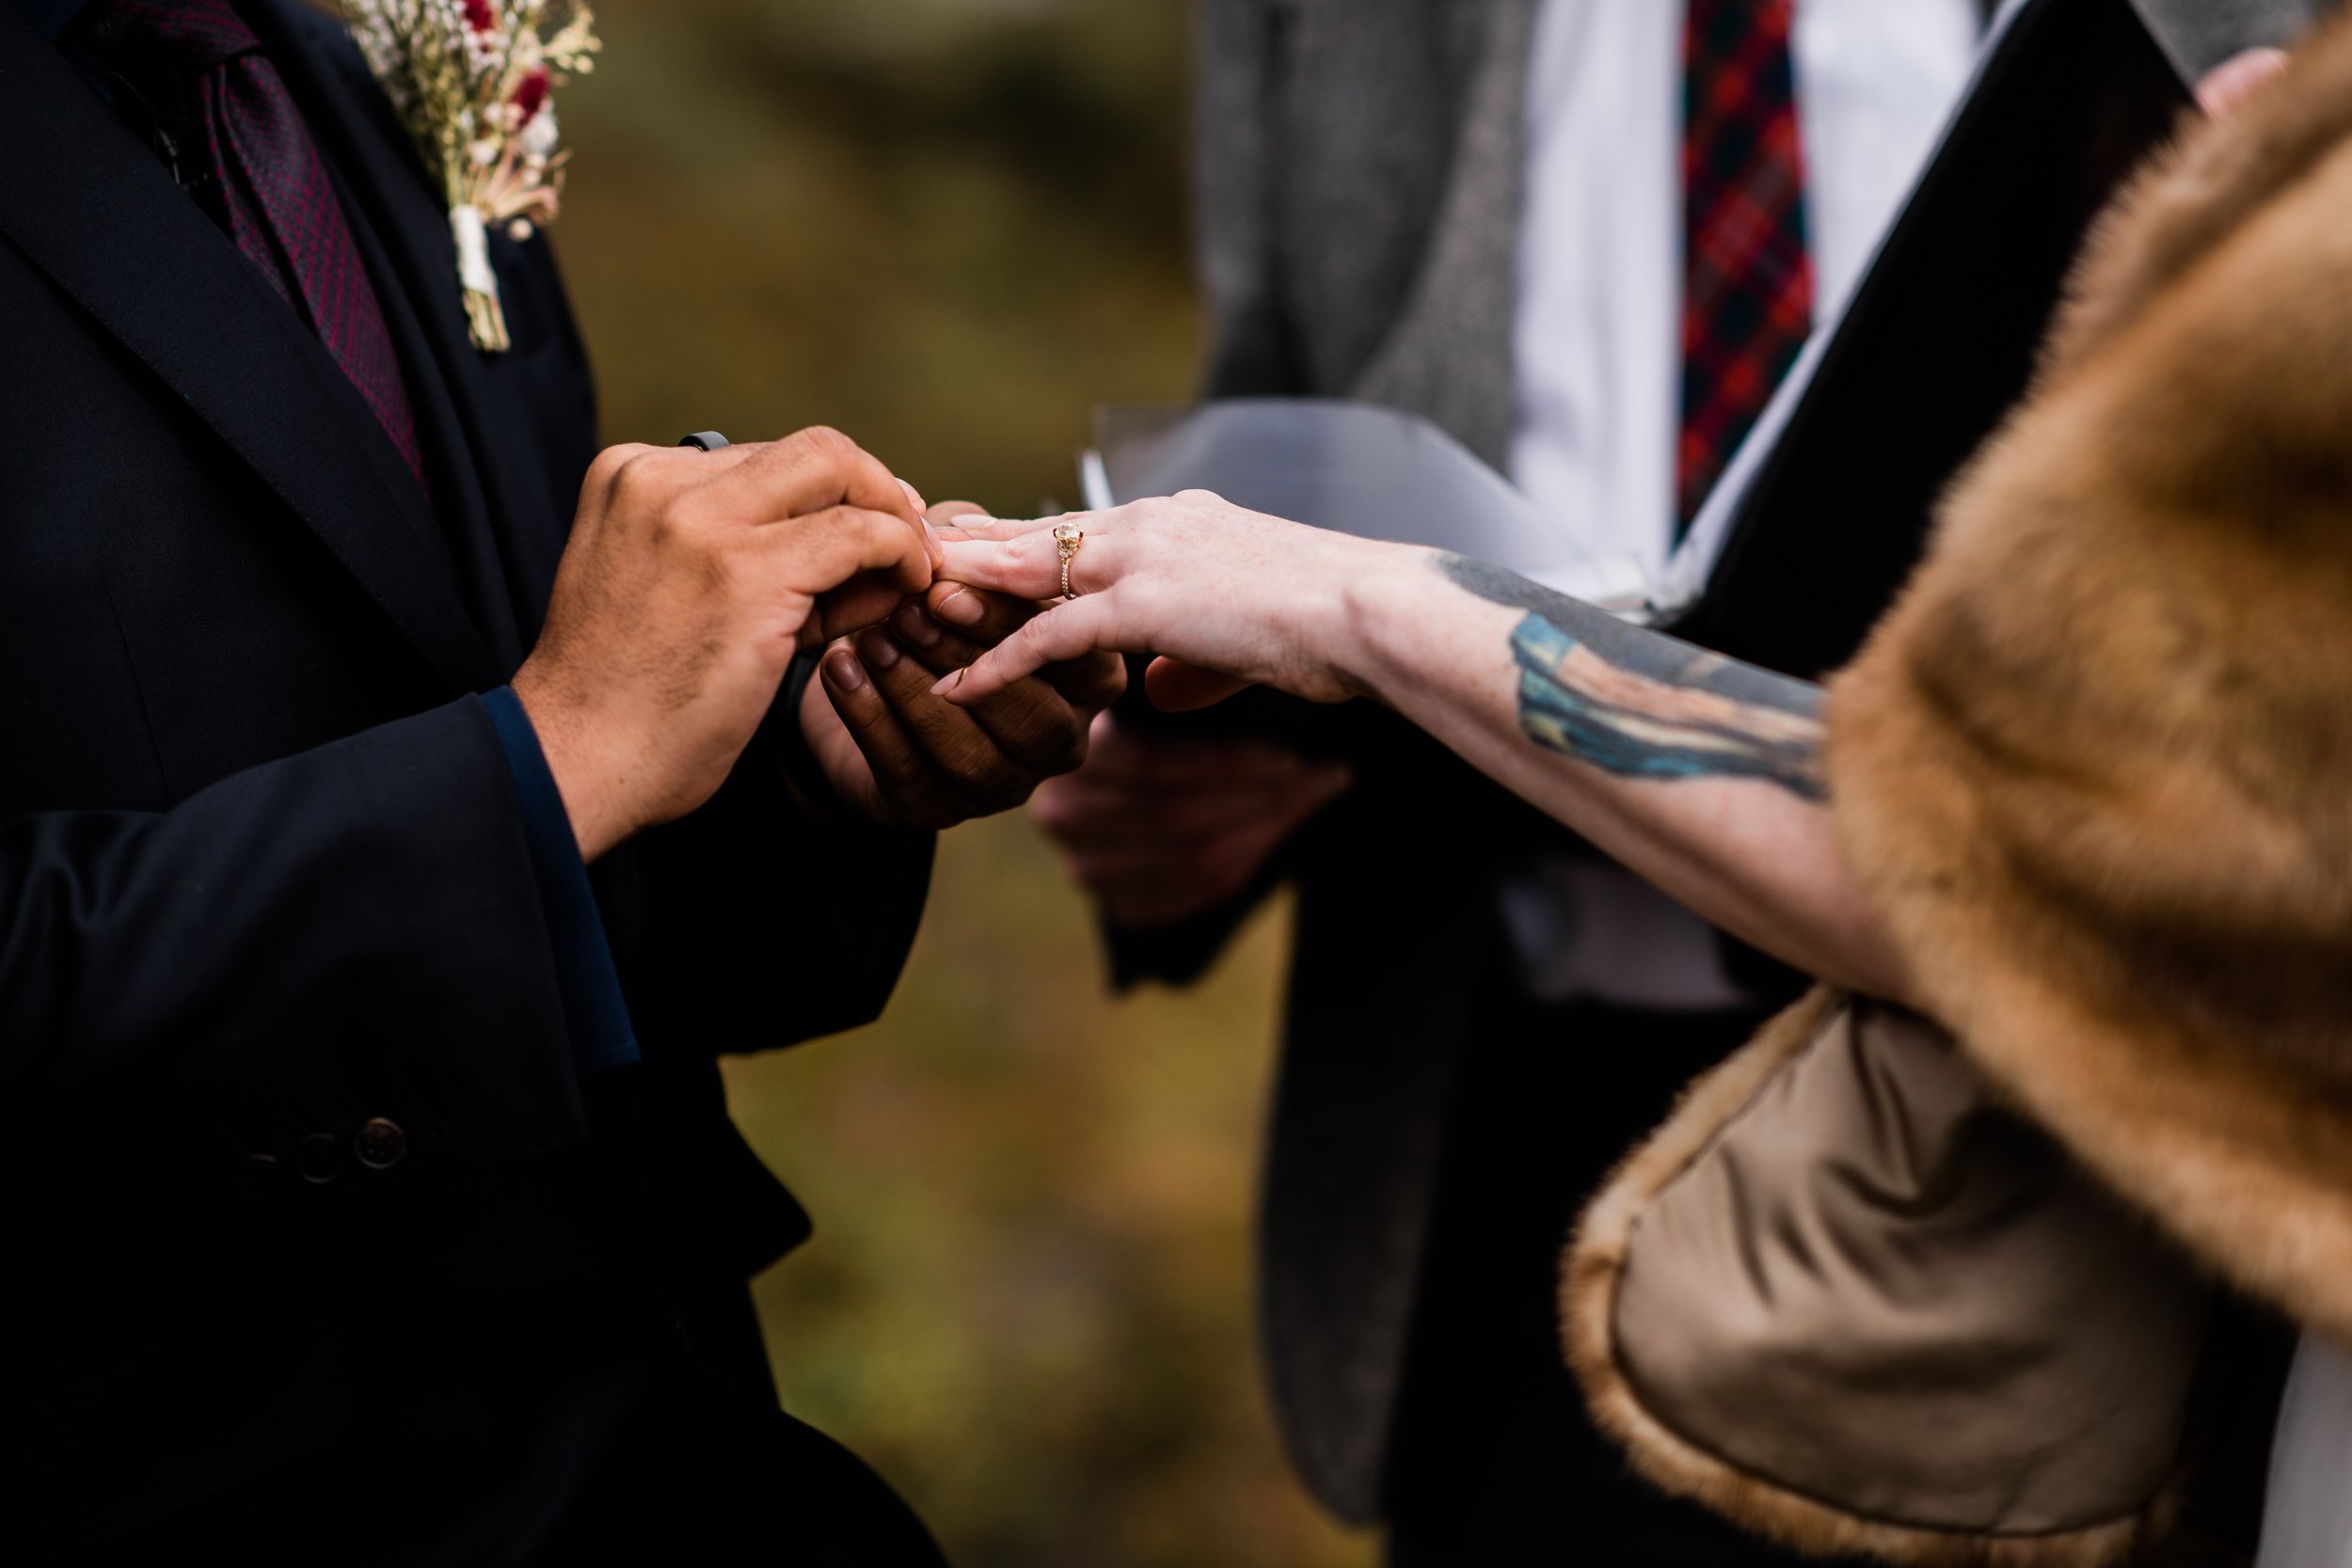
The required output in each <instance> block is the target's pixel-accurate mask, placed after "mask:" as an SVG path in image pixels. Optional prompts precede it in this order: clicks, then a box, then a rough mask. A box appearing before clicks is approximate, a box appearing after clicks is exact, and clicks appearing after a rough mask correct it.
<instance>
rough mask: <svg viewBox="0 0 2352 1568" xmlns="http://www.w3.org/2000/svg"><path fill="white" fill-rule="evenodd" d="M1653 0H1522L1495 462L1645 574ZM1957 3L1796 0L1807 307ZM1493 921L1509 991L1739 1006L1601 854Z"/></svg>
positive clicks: (1921, 107)
mask: <svg viewBox="0 0 2352 1568" xmlns="http://www.w3.org/2000/svg"><path fill="white" fill-rule="evenodd" d="M1683 17H1684V8H1683V7H1682V6H1681V5H1679V4H1677V3H1675V0H1543V8H1542V10H1541V12H1540V14H1539V17H1538V20H1537V23H1536V29H1535V41H1534V52H1533V53H1534V57H1533V59H1532V60H1531V62H1530V65H1529V70H1530V72H1531V75H1530V79H1529V89H1530V90H1529V94H1528V110H1527V157H1528V164H1527V207H1526V212H1525V214H1524V218H1523V221H1522V223H1521V226H1520V238H1519V257H1518V261H1519V279H1520V283H1519V300H1518V323H1517V330H1516V333H1515V338H1514V344H1513V349H1514V356H1515V359H1516V371H1517V376H1518V421H1517V429H1516V431H1515V434H1514V436H1513V440H1512V448H1511V476H1512V478H1513V479H1514V480H1515V481H1517V482H1518V485H1519V487H1520V488H1521V489H1523V490H1525V491H1526V492H1527V493H1528V494H1529V495H1530V496H1531V497H1533V498H1534V499H1535V501H1536V502H1537V503H1538V504H1539V505H1541V506H1543V507H1544V508H1545V509H1546V510H1547V511H1549V513H1550V514H1551V515H1553V516H1555V517H1557V518H1558V519H1559V522H1560V526H1561V527H1562V528H1563V529H1565V530H1567V531H1570V533H1571V534H1572V535H1573V536H1574V537H1575V538H1576V540H1577V541H1578V543H1579V544H1581V546H1583V547H1584V548H1585V549H1586V550H1587V551H1588V552H1589V553H1591V554H1593V555H1596V556H1599V557H1602V558H1604V559H1608V560H1611V561H1615V562H1629V563H1630V564H1631V565H1632V566H1633V567H1635V568H1636V569H1638V570H1639V572H1640V573H1641V574H1642V575H1644V576H1645V577H1649V578H1655V577H1656V576H1657V575H1658V574H1659V573H1660V572H1661V570H1662V569H1663V567H1664V565H1665V562H1666V559H1667V557H1668V555H1669V554H1671V553H1672V551H1673V548H1674V543H1675V540H1674V534H1675V510H1676V496H1675V448H1676V445H1677V441H1678V438H1679V436H1680V430H1681V422H1682V407H1681V402H1682V274H1683V222H1682V84H1683V61H1682V34H1683ZM1978 40H1979V12H1978V8H1977V4H1976V0H1797V10H1796V21H1795V30H1794V34H1793V37H1792V39H1791V47H1792V50H1793V53H1794V56H1795V69H1796V83H1797V102H1798V114H1799V117H1800V125H1801V132H1802V135H1803V139H1804V160H1805V222H1806V229H1807V233H1808V238H1809V240H1810V244H1811V247H1812V252H1813V264H1814V285H1815V288H1814V292H1815V298H1816V302H1817V304H1816V309H1815V314H1816V317H1817V318H1822V319H1825V318H1827V317H1828V316H1829V315H1830V314H1831V313H1832V311H1834V310H1835V309H1836V305H1837V303H1838V302H1839V301H1840V300H1841V299H1842V298H1843V297H1844V295H1845V293H1846V291H1847V290H1849V289H1851V287H1852V286H1853V283H1854V281H1855V279H1856V278H1857V277H1858V276H1859V275H1860V273H1861V271H1862V270H1863V268H1864V267H1865V266H1866V265H1867V262H1868V261H1869V258H1870V256H1871V253H1872V252H1873V251H1874V250H1875V249H1876V248H1877V245H1878V240H1879V236H1880V234H1881V232H1882V231H1883V229H1884V228H1885V226H1886V225H1887V223H1888V222H1889V221H1891V219H1892V218H1893V216H1894V213H1895V210H1896V208H1897V206H1898V204H1899V202H1900V201H1901V199H1902V197H1903V194H1904V193H1905V192H1906V191H1907V190H1909V188H1910V186H1911V182H1912V181H1913V179H1914V178H1915V176H1916V174H1917V172H1918V169H1919V166H1920V165H1921V164H1922V163H1923V162H1924V160H1925V158H1926V156H1927V153H1928V152H1929V150H1931V148H1932V146H1933V145H1934V142H1935V138H1936V135H1937V133H1938V132H1939V131H1940V130H1941V129H1942V127H1943V123H1944V120H1945V118H1946V117H1947V115H1948V114H1949V112H1950V110H1951V106H1952V104H1953V103H1954V101H1955V100H1956V99H1957V98H1958V97H1959V94H1960V89H1961V88H1962V87H1963V85H1964V84H1965V83H1966V81H1967V77H1968V71H1969V69H1970V67H1971V65H1972V64H1973V62H1974V60H1975V57H1976V50H1977V44H1978ZM1503 913H1504V917H1505V920H1506V922H1507V923H1508V925H1509V927H1510V929H1511V933H1512V937H1513V941H1514V942H1515V944H1516V945H1517V946H1518V953H1519V958H1520V960H1521V971H1522V974H1523V977H1524V979H1525V980H1526V982H1527V984H1528V987H1529V989H1530V990H1531V991H1532V992H1533V993H1534V995H1536V996H1538V997H1541V998H1544V999H1546V1000H1550V1001H1566V1000H1569V999H1571V998H1574V997H1580V996H1581V997H1590V998H1593V999H1595V1000H1599V1001H1606V1002H1612V1003H1615V1004H1618V1005H1620V1006H1640V1007H1673V1008H1682V1009H1691V1008H1701V1007H1718V1006H1734V1005H1737V1004H1738V1003H1739V1002H1740V1000H1741V994H1740V990H1739V989H1738V988H1737V987H1736V986H1734V985H1733V984H1732V983H1731V981H1730V980H1729V978H1728V977H1727V976H1725V975H1724V973H1723V965H1722V961H1721V958H1720V955H1719V951H1718V947H1717V944H1716V942H1715V941H1714V939H1713V937H1712V935H1711V933H1710V932H1708V929H1707V927H1704V926H1703V925H1701V924H1700V923H1699V921H1698V920H1697V919H1696V918H1695V917H1694V916H1692V915H1691V914H1689V913H1687V912H1685V911H1683V910H1682V909H1681V908H1680V907H1679V906H1677V905H1675V904H1673V903H1671V902H1670V901H1668V900H1667V899H1666V898H1665V897H1664V896H1663V895H1661V894H1658V893H1656V892H1655V891H1653V890H1651V889H1650V888H1649V887H1648V885H1647V884H1646V883H1643V882H1640V881H1637V880H1635V879H1632V878H1630V877H1629V876H1627V875H1626V874H1625V873H1623V872H1619V871H1616V870H1614V869H1613V868H1612V867H1608V866H1602V865H1590V864H1573V865H1571V864H1548V865H1543V866H1538V867H1531V868H1530V869H1529V871H1528V873H1527V874H1526V875H1525V876H1522V877H1519V878H1516V879H1513V880H1512V881H1510V882H1509V883H1508V884H1506V887H1505V889H1504V895H1503Z"/></svg>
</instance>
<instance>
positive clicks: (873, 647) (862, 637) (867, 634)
mask: <svg viewBox="0 0 2352 1568" xmlns="http://www.w3.org/2000/svg"><path fill="white" fill-rule="evenodd" d="M857 652H858V657H860V658H862V659H864V660H865V661H866V663H868V664H870V665H872V666H873V667H874V668H875V669H877V670H887V669H889V668H890V667H891V666H892V665H894V664H896V663H898V644H897V643H896V642H893V641H891V640H890V634H889V633H888V632H886V631H884V630H882V628H881V627H880V626H872V627H869V628H867V629H866V630H865V631H863V632H860V633H859V634H858V640H857Z"/></svg>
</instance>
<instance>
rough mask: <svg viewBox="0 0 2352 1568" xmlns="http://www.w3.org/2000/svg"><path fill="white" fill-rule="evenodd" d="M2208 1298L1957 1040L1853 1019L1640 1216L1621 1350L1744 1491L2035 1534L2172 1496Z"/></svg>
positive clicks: (1675, 1425)
mask: <svg viewBox="0 0 2352 1568" xmlns="http://www.w3.org/2000/svg"><path fill="white" fill-rule="evenodd" d="M2206 1301H2207V1293H2206V1291H2205V1289H2204V1287H2203V1286H2202V1285H2201V1284H2200V1283H2199V1282H2198V1281H2197V1279H2196V1278H2195V1277H2194V1275H2192V1273H2191V1271H2190V1270H2189V1269H2188V1267H2187V1265H2186V1264H2185V1262H2184V1261H2183V1260H2182V1259H2180V1257H2179V1256H2178V1255H2177V1254H2176V1253H2175V1252H2173V1251H2172V1250H2171V1249H2170V1248H2169V1246H2167V1245H2166V1244H2165V1243H2163V1242H2162V1241H2161V1240H2160V1239H2159V1238H2158V1237H2157V1236H2156V1235H2155V1234H2154V1232H2153V1230H2152V1229H2151V1228H2150V1227H2148V1226H2147V1225H2146V1224H2145V1223H2144V1222H2143V1221H2141V1220H2140V1219H2139V1218H2138V1217H2137V1216H2136V1215H2134V1214H2132V1213H2130V1212H2126V1211H2125V1210H2124V1209H2123V1208H2122V1206H2121V1205H2120V1204H2119V1203H2118V1202H2117V1201H2116V1200H2115V1199H2113V1198H2112V1197H2110V1196H2107V1195H2106V1193H2105V1192H2104V1191H2103V1190H2101V1189H2098V1188H2096V1187H2094V1186H2093V1185H2092V1184H2091V1183H2090V1180H2089V1179H2088V1178H2086V1177H2084V1176H2083V1175H2081V1174H2080V1172H2079V1171H2077V1169H2076V1168H2075V1167H2074V1164H2072V1162H2070V1161H2068V1160H2067V1159H2066V1158H2065V1157H2064V1155H2063V1154H2061V1153H2060V1152H2059V1150H2058V1148H2057V1147H2056V1146H2055V1145H2054V1144H2052V1143H2051V1142H2050V1141H2049V1140H2048V1139H2047V1138H2045V1137H2043V1136H2042V1134H2041V1133H2039V1132H2036V1131H2034V1130H2033V1129H2031V1128H2029V1127H2027V1126H2026V1124H2025V1123H2023V1122H2021V1121H2019V1120H2018V1119H2016V1118H2015V1117H2012V1116H2010V1115H2009V1114H2008V1113H2007V1112H2006V1111H2004V1110H2002V1109H2001V1108H2000V1107H1998V1106H1997V1105H1995V1104H1994V1102H1993V1101H1992V1098H1991V1095H1990V1092H1989V1091H1988V1090H1987V1089H1986V1088H1985V1087H1984V1085H1982V1084H1981V1082H1980V1081H1979V1079H1978V1077H1977V1075H1976V1074H1975V1072H1974V1071H1973V1070H1972V1069H1969V1068H1968V1067H1967V1066H1966V1065H1965V1064H1964V1063H1963V1062H1962V1061H1961V1060H1960V1058H1959V1057H1958V1056H1957V1055H1956V1054H1955V1053H1953V1051H1952V1049H1951V1047H1950V1044H1949V1041H1948V1039H1947V1037H1945V1036H1943V1035H1942V1034H1941V1033H1939V1032H1938V1031H1936V1030H1934V1029H1933V1028H1932V1027H1931V1026H1930V1025H1928V1024H1926V1023H1925V1022H1921V1021H1920V1020H1918V1019H1916V1018H1914V1017H1913V1016H1911V1015H1909V1014H1905V1013H1900V1012H1897V1011H1893V1010H1890V1009H1885V1008H1879V1007H1872V1006H1865V1005H1854V1006H1848V1007H1841V1008H1839V1009H1838V1010H1837V1011H1836V1012H1835V1013H1833V1014H1832V1015H1830V1017H1829V1019H1828V1021H1827V1022H1825V1023H1824V1024H1823V1025H1822V1027H1821V1028H1820V1032H1819V1033H1818V1034H1817V1035H1816V1036H1815V1037H1814V1039H1813V1042H1812V1043H1811V1044H1810V1045H1809V1046H1808V1047H1806V1048H1805V1049H1804V1051H1802V1052H1801V1053H1799V1054H1798V1055H1797V1056H1796V1057H1795V1058H1794V1059H1793V1060H1791V1061H1790V1062H1789V1063H1788V1064H1787V1065H1786V1067H1785V1068H1784V1069H1782V1070H1781V1071H1779V1072H1778V1073H1777V1074H1776V1075H1775V1076H1774V1077H1773V1078H1772V1080H1771V1081H1770V1082H1769V1083H1767V1084H1766V1085H1764V1086H1763V1088H1762V1089H1761V1091H1760V1092H1759V1093H1758V1094H1757V1095H1756V1097H1755V1098H1754V1099H1752V1100H1751V1101H1748V1102H1747V1104H1746V1105H1745V1106H1744V1107H1743V1108H1742V1109H1740V1111H1739V1112H1738V1113H1737V1114H1736V1115H1735V1116H1733V1117H1731V1119H1730V1120H1729V1121H1728V1122H1727V1123H1726V1124H1725V1125H1724V1128H1723V1129H1722V1130H1721V1132H1719V1133H1718V1134H1717V1135H1716V1136H1715V1137H1714V1138H1713V1140H1712V1141H1711V1142H1710V1143H1709V1144H1708V1147H1707V1148H1705V1149H1704V1150H1703V1151H1702V1152H1701V1153H1700V1154H1699V1156H1698V1157H1697V1159H1696V1160H1695V1161H1694V1162H1693V1163H1692V1164H1691V1165H1690V1166H1689V1167H1687V1168H1686V1169H1685V1170H1684V1171H1683V1172H1682V1173H1681V1175H1680V1176H1679V1177H1677V1179H1676V1180H1673V1181H1672V1182H1671V1183H1670V1184H1668V1185H1667V1186H1666V1187H1665V1189H1664V1190H1663V1191H1662V1192H1661V1193H1660V1194H1659V1195H1658V1196H1657V1197H1656V1198H1655V1200H1654V1201H1653V1202H1652V1203H1651V1204H1650V1205H1649V1206H1648V1207H1647V1208H1645V1210H1644V1212H1642V1214H1641V1216H1640V1218H1639V1219H1638V1220H1637V1221H1636V1222H1635V1227H1634V1229H1633V1232H1632V1235H1631V1244H1630V1250H1629V1256H1628V1258H1627V1260H1626V1264H1625V1272H1624V1277H1623V1281H1622V1286H1621V1289H1620V1291H1619V1294H1618V1298H1617V1304H1616V1311H1615V1335H1616V1350H1617V1357H1618V1361H1619V1364H1620V1366H1621V1367H1622V1370H1623V1371H1624V1374H1625V1376H1626V1379H1627V1381H1628V1383H1629V1385H1630V1386H1631V1387H1632V1388H1633V1389H1634V1391H1635V1392H1636V1394H1637V1395H1638V1397H1639V1398H1640V1400H1641V1401H1642V1402H1643V1403H1644V1404H1645V1406H1647V1408H1648V1409H1649V1411H1650V1413H1651V1414H1652V1415H1653V1416H1655V1417H1656V1418H1657V1419H1658V1420H1660V1421H1661V1423H1663V1424H1664V1425H1665V1426H1666V1427H1668V1428H1670V1429H1672V1430H1673V1431H1675V1432H1676V1433H1678V1434H1679V1435H1681V1436H1682V1437H1683V1438H1685V1439H1686V1440H1688V1441H1689V1442H1690V1443H1692V1445H1693V1446H1695V1447H1697V1448H1699V1449H1704V1450H1706V1451H1708V1452H1710V1453H1712V1454H1714V1455H1716V1456H1718V1457H1719V1458H1721V1459H1722V1460H1724V1462H1726V1463H1727V1464H1729V1465H1733V1466H1734V1467H1736V1468H1737V1469H1739V1470H1741V1471H1745V1472H1747V1473H1748V1474H1750V1475H1753V1476H1756V1477H1757V1478H1759V1479H1761V1480H1765V1481H1771V1482H1772V1483H1773V1484H1776V1485H1778V1486H1780V1487H1783V1488H1785V1489H1787V1490H1788V1491H1791V1492H1795V1493H1797V1494H1800V1495H1802V1496H1804V1497H1810V1498H1812V1499H1814V1500H1816V1501H1818V1502H1822V1503H1826V1504H1828V1505H1830V1506H1832V1507H1835V1508H1837V1509H1839V1510H1842V1511H1845V1512H1847V1513H1854V1514H1859V1515H1862V1516H1864V1517H1867V1518H1869V1519H1874V1520H1879V1521H1883V1522H1885V1523H1889V1524H1896V1525H1902V1526H1909V1527H1915V1528H1931V1529H1943V1530H1962V1531H1971V1532H1982V1533H1987V1534H1996V1535H2040V1534H2047V1533H2052V1532H2058V1531H2067V1530H2076V1529H2083V1528H2090V1527H2095V1526H2100V1525H2105V1524H2107V1523H2109V1522H2111V1521H2115V1520H2117V1519H2121V1518H2124V1517H2126V1516H2129V1515H2131V1514H2133V1513H2136V1512H2137V1511H2138V1510H2141V1509H2143V1508H2145V1507H2147V1506H2148V1504H2149V1503H2150V1501H2151V1499H2152V1498H2153V1497H2155V1496H2156V1495H2157V1494H2158V1492H2159V1491H2160V1490H2161V1489H2162V1488H2163V1487H2164V1486H2165V1484H2166V1483H2167V1482H2168V1481H2169V1480H2170V1479H2171V1478H2172V1472H2173V1468H2174V1465H2175V1463H2176V1460H2177V1457H2178V1454H2179V1449H2180V1439H2181V1433H2182V1424H2183V1420H2184V1417H2185V1407H2186V1403H2187V1393H2188V1386H2189V1381H2190V1378H2191V1376H2192V1373H2193V1371H2194V1370H2195V1366H2196V1363H2197V1355H2198V1348H2199V1343H2200V1340H2201V1335H2202V1332H2203V1326H2204V1320H2205V1312H2206Z"/></svg>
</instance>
